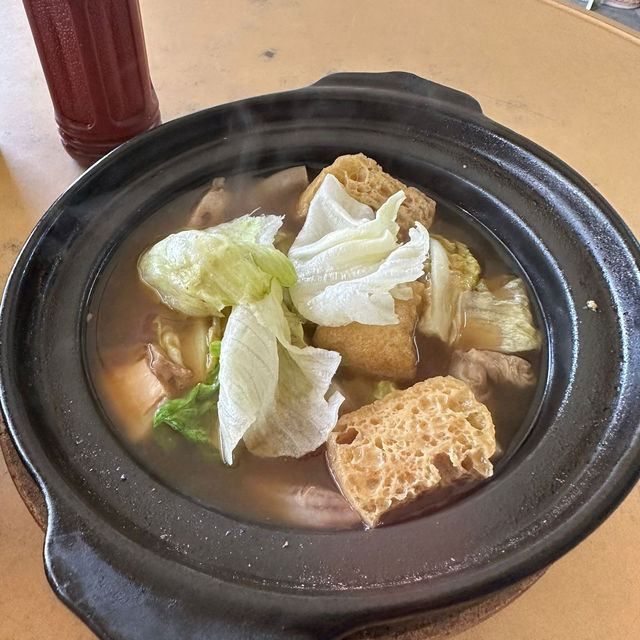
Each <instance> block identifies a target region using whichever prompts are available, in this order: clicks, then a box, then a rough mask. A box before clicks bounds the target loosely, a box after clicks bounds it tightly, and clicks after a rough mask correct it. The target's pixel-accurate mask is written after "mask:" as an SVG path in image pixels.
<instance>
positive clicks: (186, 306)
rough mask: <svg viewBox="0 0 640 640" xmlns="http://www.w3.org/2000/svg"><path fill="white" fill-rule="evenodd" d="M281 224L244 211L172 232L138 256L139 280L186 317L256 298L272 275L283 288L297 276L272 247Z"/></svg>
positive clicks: (208, 313)
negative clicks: (215, 223)
mask: <svg viewBox="0 0 640 640" xmlns="http://www.w3.org/2000/svg"><path fill="white" fill-rule="evenodd" d="M281 224H282V220H281V218H279V217H277V216H258V217H251V216H243V217H241V218H238V219H237V220H234V221H232V222H226V223H224V224H221V225H218V226H217V227H212V228H210V229H205V230H202V231H200V230H194V229H191V230H187V231H181V232H179V233H174V234H172V235H170V236H167V237H166V238H164V239H163V240H160V242H157V243H156V244H155V245H153V246H152V247H151V248H150V249H149V250H148V251H146V252H145V253H144V254H143V255H142V256H141V257H140V259H139V261H138V273H139V275H140V279H141V280H142V281H143V282H144V283H145V284H147V285H148V286H149V287H151V288H152V289H154V290H155V291H156V293H157V294H158V295H159V296H160V299H161V300H162V301H163V302H164V303H165V304H166V305H167V306H169V307H171V308H172V309H175V310H177V311H180V312H182V313H184V314H186V315H188V316H195V317H205V316H216V315H220V312H221V311H222V309H224V308H225V307H228V306H231V305H236V304H244V303H248V302H255V301H257V300H260V299H261V298H263V297H264V296H265V295H267V294H268V293H269V291H270V289H271V282H272V280H273V279H274V278H275V279H277V280H278V281H279V282H280V284H282V285H283V286H287V287H288V286H291V285H292V284H294V283H295V281H296V273H295V270H294V268H293V266H292V264H291V262H290V261H289V260H288V258H287V257H286V256H285V255H284V254H283V253H281V252H280V251H278V250H277V249H275V248H274V247H273V246H272V243H273V239H274V237H275V234H276V232H277V230H278V228H279V227H280V225H281Z"/></svg>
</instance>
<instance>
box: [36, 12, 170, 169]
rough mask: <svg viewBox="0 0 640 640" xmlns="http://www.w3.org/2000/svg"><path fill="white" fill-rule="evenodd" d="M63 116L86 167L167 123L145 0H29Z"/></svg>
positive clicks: (63, 132)
mask: <svg viewBox="0 0 640 640" xmlns="http://www.w3.org/2000/svg"><path fill="white" fill-rule="evenodd" d="M24 6H25V9H26V12H27V16H28V18H29V23H30V25H31V31H32V32H33V37H34V39H35V42H36V47H37V49H38V54H39V56H40V61H41V63H42V68H43V69H44V74H45V77H46V79H47V85H48V86H49V93H50V94H51V99H52V101H53V107H54V110H55V117H56V122H57V124H58V129H59V131H60V136H61V138H62V144H63V145H64V147H65V149H66V150H67V152H68V153H69V154H70V155H71V156H72V157H74V158H75V159H76V160H78V161H79V162H81V163H82V164H84V165H87V164H90V163H91V162H94V161H95V160H97V159H98V158H100V157H102V156H103V155H104V154H105V153H107V152H109V151H111V149H113V148H114V147H117V146H118V145H119V144H120V143H122V142H124V141H125V140H128V139H129V138H132V137H133V136H135V135H137V134H139V133H142V132H143V131H146V130H147V129H150V128H151V127H154V126H156V125H157V124H159V123H160V112H159V110H158V99H157V97H156V94H155V91H154V90H153V86H152V84H151V78H150V76H149V66H148V63H147V53H146V50H145V45H144V35H143V33H142V21H141V19H140V8H139V6H138V0H24Z"/></svg>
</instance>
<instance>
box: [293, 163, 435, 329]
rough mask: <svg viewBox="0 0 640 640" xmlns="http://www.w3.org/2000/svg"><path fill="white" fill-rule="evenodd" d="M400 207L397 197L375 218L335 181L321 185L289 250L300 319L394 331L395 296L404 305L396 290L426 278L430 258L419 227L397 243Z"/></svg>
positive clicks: (401, 196)
mask: <svg viewBox="0 0 640 640" xmlns="http://www.w3.org/2000/svg"><path fill="white" fill-rule="evenodd" d="M404 199H405V195H404V193H403V192H402V191H399V192H398V193H396V194H394V195H392V196H391V197H390V198H389V199H388V200H387V201H386V202H385V203H384V204H383V205H382V206H381V207H380V208H379V209H378V211H377V212H375V213H374V211H373V210H372V209H371V208H370V207H368V206H366V205H364V204H361V203H360V202H358V201H357V200H355V199H354V198H352V197H351V196H350V195H349V194H348V193H347V192H346V191H345V189H344V187H343V186H342V185H341V184H340V182H339V181H338V180H337V179H336V178H335V176H332V175H327V176H326V177H325V179H324V180H323V182H322V184H321V185H320V188H319V189H318V191H317V192H316V194H315V196H314V197H313V199H312V200H311V204H310V205H309V211H308V213H307V217H306V220H305V223H304V226H303V227H302V229H301V230H300V233H299V234H298V236H297V237H296V239H295V241H294V242H293V244H292V246H291V248H290V249H289V259H290V260H291V263H292V264H293V266H294V268H295V271H296V273H297V275H298V280H297V282H296V283H295V284H294V285H292V286H291V288H290V294H291V299H292V301H293V304H294V305H295V307H296V308H297V310H298V312H299V313H300V314H301V315H302V316H303V317H305V318H307V319H308V320H311V321H312V322H315V323H317V324H319V325H322V326H329V327H339V326H343V325H346V324H349V323H350V322H360V323H361V324H369V325H388V324H397V322H398V318H397V316H396V314H395V311H394V293H395V294H396V295H397V297H398V298H399V299H404V297H406V291H405V290H404V289H402V287H400V288H397V286H398V285H402V284H405V283H407V282H413V281H414V280H417V279H418V278H419V277H420V276H422V275H423V273H424V262H425V259H426V257H427V254H428V251H429V233H428V231H427V230H426V229H425V228H424V227H423V226H422V225H421V224H420V223H418V222H416V226H415V228H413V229H410V230H409V241H408V242H407V243H405V244H402V245H401V244H399V243H398V241H397V234H398V224H397V223H396V216H397V214H398V209H399V207H400V205H401V204H402V202H403V201H404Z"/></svg>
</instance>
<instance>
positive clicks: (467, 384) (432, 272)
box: [89, 154, 541, 529]
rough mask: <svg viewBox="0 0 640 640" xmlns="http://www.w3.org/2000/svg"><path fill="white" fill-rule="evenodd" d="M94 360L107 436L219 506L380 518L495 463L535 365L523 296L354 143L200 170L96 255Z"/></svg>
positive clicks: (246, 512)
mask: <svg viewBox="0 0 640 640" xmlns="http://www.w3.org/2000/svg"><path fill="white" fill-rule="evenodd" d="M112 265H113V266H112V267H111V271H110V272H109V273H108V274H107V275H106V276H105V277H106V280H105V284H104V288H103V291H102V294H101V298H100V301H99V306H98V308H97V313H96V314H95V315H96V317H95V320H94V322H93V323H90V326H93V327H94V329H95V330H94V331H93V332H89V334H90V335H89V355H90V358H89V360H90V367H91V369H92V374H93V378H94V380H95V382H96V388H97V392H98V395H99V397H100V400H101V402H102V404H103V406H104V408H105V410H106V412H107V414H108V415H109V417H110V419H111V421H112V423H113V425H114V426H115V428H116V429H117V431H118V432H119V434H120V435H121V436H122V437H123V439H124V440H126V441H127V442H128V443H129V445H130V447H131V449H132V451H133V452H134V453H135V454H136V455H137V456H138V457H139V458H140V459H141V460H142V461H143V462H144V464H145V466H146V467H147V468H148V469H149V470H150V471H151V472H152V473H154V474H155V475H156V476H157V477H159V478H161V479H162V480H163V481H165V482H166V483H167V484H169V485H171V486H173V487H176V488H177V489H179V490H181V491H183V492H185V493H186V494H188V495H190V496H192V497H194V498H196V499H198V500H200V501H202V502H204V503H206V504H208V505H211V506H212V507H214V508H216V509H220V510H222V511H224V512H225V513H228V514H230V515H234V516H237V517H239V518H242V519H248V520H252V521H262V522H270V523H273V524H275V525H288V526H299V527H306V528H321V529H343V528H353V527H356V528H357V527H362V526H364V527H367V528H374V527H376V526H379V525H384V524H388V523H391V522H394V521H398V520H403V519H406V518H408V517H414V516H417V515H420V514H423V513H425V512H427V511H429V510H432V509H434V508H436V507H438V506H440V505H442V504H445V503H446V502H448V501H450V500H452V499H455V497H456V496H459V495H460V494H461V493H462V492H465V491H467V490H468V489H469V488H470V487H472V486H473V485H474V484H477V483H478V482H479V481H481V480H483V479H486V478H489V477H490V476H491V475H492V474H493V463H494V462H495V461H496V460H497V459H498V457H499V456H500V455H501V452H503V451H505V450H506V449H507V447H508V446H509V443H510V442H511V440H512V438H513V437H514V434H516V432H518V431H519V430H520V429H521V426H522V424H523V421H524V420H525V417H526V415H527V413H528V411H529V409H530V406H531V404H532V400H533V397H534V392H535V389H536V386H537V381H538V377H539V375H540V348H541V335H540V331H539V330H538V328H536V326H535V324H534V320H533V317H532V313H531V304H530V300H529V298H528V292H527V288H526V287H525V285H524V283H523V282H522V280H521V279H520V278H519V277H518V276H517V275H515V274H514V272H513V269H512V268H511V267H510V266H509V265H508V264H506V263H505V262H504V261H503V259H502V258H501V257H500V255H499V254H498V253H497V252H496V250H495V249H494V248H493V246H492V245H491V244H490V243H489V242H488V241H487V240H486V239H485V238H484V236H483V235H481V234H480V233H478V231H477V230H476V229H475V228H474V227H472V226H471V225H469V224H468V223H465V222H464V220H463V219H462V218H461V217H460V216H459V215H457V214H455V213H454V212H453V211H452V210H450V209H448V208H447V207H446V206H443V205H438V208H437V210H436V206H435V203H434V202H433V201H432V200H431V199H430V198H428V197H427V196H426V195H425V194H423V193H421V192H420V191H419V190H417V189H415V188H413V187H407V186H405V185H403V184H402V183H401V182H399V181H398V180H396V179H395V178H393V177H392V176H390V175H388V174H387V173H385V172H384V171H383V170H382V168H381V167H379V166H378V165H377V164H376V163H375V161H374V160H372V159H370V158H367V157H366V156H363V155H362V154H358V155H353V156H341V157H340V158H338V159H336V160H335V162H334V163H333V164H332V165H330V166H329V167H327V168H325V169H324V170H323V171H322V172H321V173H320V174H319V175H318V176H317V177H316V178H315V179H314V180H313V181H312V182H311V183H310V184H309V182H308V179H307V170H306V168H305V167H294V168H291V169H287V170H285V171H282V172H279V173H276V174H274V175H272V176H270V177H268V178H255V177H247V176H236V177H229V178H226V179H225V178H216V179H214V180H213V181H212V183H210V185H208V186H207V187H206V188H203V189H199V190H197V191H194V192H191V193H185V194H182V195H181V196H179V197H177V198H176V199H175V200H174V201H172V202H171V204H169V205H167V206H166V207H165V208H164V209H163V210H162V211H160V212H158V213H157V214H155V215H154V216H152V218H151V219H149V220H147V221H146V222H145V223H144V224H143V225H141V226H140V227H139V228H138V229H137V230H136V231H135V232H133V233H132V234H131V235H130V236H129V237H128V238H127V240H126V242H124V243H123V245H122V247H121V248H120V249H119V253H118V254H117V255H116V257H115V259H114V260H112Z"/></svg>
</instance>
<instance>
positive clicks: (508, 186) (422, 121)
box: [0, 73, 640, 640]
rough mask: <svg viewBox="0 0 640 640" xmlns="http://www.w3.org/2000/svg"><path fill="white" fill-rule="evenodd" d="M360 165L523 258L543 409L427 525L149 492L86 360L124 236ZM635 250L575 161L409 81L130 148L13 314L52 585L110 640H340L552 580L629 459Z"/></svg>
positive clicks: (634, 464)
mask: <svg viewBox="0 0 640 640" xmlns="http://www.w3.org/2000/svg"><path fill="white" fill-rule="evenodd" d="M357 151H362V152H364V153H365V154H367V155H370V156H372V157H374V158H376V159H377V160H378V161H379V162H380V163H381V164H382V165H383V166H384V167H385V169H386V170H387V171H389V172H390V173H392V174H394V175H396V176H397V177H399V178H400V179H402V180H404V181H406V182H409V183H413V184H416V185H418V186H421V187H423V188H425V189H427V190H428V192H429V193H431V194H432V195H434V197H435V198H436V199H443V200H446V201H448V202H451V203H453V204H455V205H457V206H458V207H459V208H460V209H461V210H462V211H463V212H467V214H468V215H469V216H470V217H471V218H472V219H473V220H474V221H475V223H476V224H479V225H482V226H484V228H485V229H486V230H487V232H488V233H491V234H493V235H494V236H495V238H496V239H497V241H498V242H500V243H502V244H503V245H504V247H506V248H507V249H508V251H510V252H511V254H512V257H513V259H514V260H515V262H516V263H517V264H518V265H519V268H520V269H521V270H522V272H523V273H524V274H525V275H526V277H527V278H528V280H529V282H530V284H531V287H532V291H533V293H534V295H535V298H536V299H537V301H538V304H539V307H540V309H541V310H542V311H541V320H542V322H543V325H544V329H545V331H546V334H547V338H548V345H547V356H548V357H547V374H548V378H547V384H546V387H545V389H544V392H543V393H542V397H541V399H540V404H539V411H538V414H537V417H536V418H535V420H534V422H533V425H532V428H531V430H530V433H529V435H528V437H527V438H526V440H524V442H523V443H522V444H521V446H520V447H519V448H518V449H517V451H515V452H513V454H512V455H511V456H510V457H509V458H508V459H507V460H506V461H505V463H504V464H503V465H501V469H500V470H499V473H497V474H496V476H495V477H494V478H493V479H492V480H491V481H490V482H488V483H486V484H485V485H484V486H482V487H481V488H480V489H478V490H477V491H475V492H474V493H472V494H470V495H469V496H467V497H465V498H464V499H463V500H460V501H458V502H456V503H455V504H453V505H451V506H449V507H447V508H444V509H442V510H440V511H437V512H435V513H433V514H431V515H428V516H425V517H422V518H419V519H416V520H413V521H410V522H404V523H401V524H397V525H394V526H389V527H386V528H381V529H379V530H374V531H369V532H365V531H342V532H333V533H323V532H305V531H301V530H295V531H288V530H278V529H276V528H273V527H266V526H261V525H259V524H253V523H248V522H241V521H238V520H235V519H232V518H230V517H228V516H226V515H225V514H223V513H219V512H217V511H215V510H213V509H210V508H207V507H205V506H203V505H200V504H198V503H196V502H195V501H192V500H190V499H189V498H187V497H185V496H183V495H181V494H179V493H177V492H175V491H173V490H172V489H171V488H170V487H167V486H165V485H163V484H161V483H159V482H158V481H156V480H155V479H154V478H153V477H152V476H151V475H150V474H149V473H148V472H147V471H146V470H145V469H143V468H142V467H140V466H139V465H138V463H137V462H136V461H135V460H134V458H132V457H131V456H130V455H129V453H128V452H127V450H126V449H125V448H124V447H123V445H122V443H121V442H120V441H119V440H118V439H117V438H116V436H115V435H114V433H113V432H112V430H111V429H109V428H108V426H107V425H106V423H105V418H104V415H103V413H102V412H101V410H100V407H99V405H98V403H97V402H96V401H95V400H94V398H93V396H92V390H91V385H90V381H89V378H88V375H87V372H86V368H85V363H84V353H85V352H84V340H85V334H86V329H87V309H88V305H89V304H90V299H91V293H92V290H93V288H94V287H95V285H96V282H97V281H98V280H99V278H98V276H99V274H100V273H101V271H102V270H103V269H105V267H106V266H107V265H108V262H109V259H110V257H111V256H112V254H113V252H114V250H115V248H116V247H117V246H118V243H119V242H120V241H122V240H123V238H125V237H126V235H127V233H128V232H129V231H130V230H131V229H132V228H134V227H135V226H136V225H137V224H139V223H140V222H141V221H142V220H144V219H146V218H147V217H148V216H150V215H152V214H153V213H154V212H155V211H156V210H157V209H158V208H159V207H160V206H162V205H163V204H166V203H167V202H169V201H171V200H172V199H173V198H175V197H176V195H177V194H179V193H182V192H184V191H186V190H189V189H192V188H194V187H198V186H201V185H204V184H205V183H206V181H207V180H209V179H210V178H211V177H212V176H215V175H225V174H227V173H230V172H238V171H249V170H257V169H259V170H268V169H273V170H275V169H278V168H281V167H284V166H288V165H293V164H299V163H306V164H309V165H311V166H316V167H319V166H321V165H323V164H327V163H329V162H331V161H332V160H333V159H334V158H335V157H336V156H337V155H340V154H342V153H348V152H357ZM638 256H639V252H638V247H637V245H636V243H635V241H634V239H633V238H632V236H631V234H630V233H629V231H628V229H627V228H626V227H625V225H624V224H623V222H622V221H621V220H620V218H619V217H618V216H617V215H616V214H615V212H614V211H613V210H612V209H611V207H610V206H609V205H608V204H607V203H606V202H605V201H604V200H603V198H602V197H601V196H599V195H598V194H597V193H596V192H595V191H594V189H593V188H592V187H590V186H589V185H588V184H587V183H586V182H585V181H584V180H583V179H581V178H580V177H579V176H578V175H576V174H575V173H574V172H573V171H572V170H571V169H569V168H568V167H567V166H566V165H564V164H563V163H562V162H560V161H559V160H558V159H557V158H554V157H553V156H551V155H550V154H548V153H547V152H545V151H543V150H542V149H540V148H539V147H537V146H536V145H534V144H532V143H531V142H529V141H527V140H525V139H523V138H522V137H520V136H518V135H516V134H514V133H513V132H510V131H508V130H507V129H505V128H504V127H501V126H500V125H498V124H496V123H494V122H492V121H491V120H489V119H487V118H486V117H484V116H483V115H482V113H481V110H480V107H479V105H478V103H477V102H476V101H475V100H473V99H472V98H470V97H469V96H466V95H464V94H461V93H459V92H456V91H453V90H451V89H448V88H446V87H442V86H440V85H436V84H433V83H429V82H426V81H424V80H422V79H420V78H417V77H415V76H411V75H408V74H401V73H397V74H339V75H335V76H330V77H328V78H325V79H324V80H322V81H321V82H319V83H318V84H316V85H313V86H311V87H308V88H305V89H300V90H297V91H292V92H287V93H281V94H276V95H270V96H263V97H258V98H253V99H250V100H245V101H242V102H237V103H233V104H230V105H224V106H221V107H216V108H213V109H209V110H206V111H202V112H199V113H196V114H193V115H191V116H187V117H185V118H181V119H179V120H176V121H173V122H170V123H168V124H166V125H163V126H161V127H159V128H158V129H156V130H154V131H152V132H150V133H147V134H145V135H143V136H141V137H140V138H138V139H136V140H134V141H131V142H129V143H127V144H125V145H123V146H122V147H120V148H119V149H117V150H116V151H114V152H113V153H111V154H110V155H109V156H107V157H106V158H105V159H103V160H102V161H101V162H99V163H98V164H97V165H95V166H94V167H93V168H92V169H91V170H89V171H88V172H87V173H86V174H85V175H84V176H83V177H82V178H80V179H79V180H78V181H77V182H76V183H75V184H74V185H72V186H71V187H70V188H69V190H68V191H67V192H66V193H65V194H64V195H63V196H62V197H61V198H60V199H59V200H58V201H57V202H56V203H55V204H54V205H53V206H52V207H51V209H50V210H49V211H48V212H47V213H46V214H45V216H44V217H43V218H42V220H41V222H40V223H39V224H38V226H37V228H36V230H35V231H34V232H33V234H32V236H31V237H30V238H29V240H28V242H27V244H26V245H25V248H24V250H23V252H22V253H21V255H20V258H19V259H18V262H17V263H16V266H15V268H14V271H13V273H12V275H11V278H10V281H9V283H8V285H7V289H6V292H5V298H4V302H3V307H2V316H1V318H0V323H1V325H0V340H1V345H2V358H1V359H0V374H1V379H2V406H3V411H4V415H5V418H6V420H7V423H8V426H9V428H10V430H11V433H12V436H13V438H14V440H15V442H16V445H17V447H18V449H19V451H20V453H21V455H22V457H23V458H24V460H25V462H26V464H27V465H28V467H29V469H30V470H31V471H32V472H33V474H34V475H35V477H36V479H37V481H38V483H39V485H40V486H41V488H42V490H43V492H44V494H45V497H46V501H47V506H48V509H49V524H48V529H47V535H46V542H45V563H46V569H47V575H48V576H49V579H50V581H51V583H52V585H53V587H54V589H55V590H56V592H57V593H58V594H59V595H60V597H61V598H62V599H63V600H64V601H65V602H67V604H69V606H70V607H71V608H72V609H73V610H74V611H75V612H77V613H78V614H79V615H80V616H81V617H82V618H83V619H84V620H85V621H86V622H87V623H88V624H89V625H90V626H91V627H92V629H93V630H94V631H95V632H96V633H97V634H98V635H99V636H101V637H103V638H113V639H116V638H117V639H127V640H134V639H136V640H138V639H139V640H148V639H149V638H156V639H157V640H162V639H167V640H174V639H175V638H190V639H200V638H202V639H204V638H229V639H233V638H238V639H239V638H253V637H259V638H333V637H339V636H340V635H342V634H344V633H346V632H348V631H349V630H352V629H355V628H358V627H362V626H366V625H369V624H375V623H376V622H382V621H384V620H388V619H392V618H393V619H395V618H401V617H406V616H416V615H419V614H422V615H427V616H428V612H429V611H433V610H436V609H442V608H446V607H454V606H460V605H461V604H463V603H465V602H468V601H471V600H473V599H477V598H481V597H483V596H486V595H487V594H489V593H491V592H493V591H495V590H497V589H499V588H501V587H504V586H506V585H508V584H511V583H513V582H515V581H517V580H519V579H521V578H523V577H524V576H527V575H529V574H531V573H533V572H535V571H536V570H538V569H540V568H542V567H544V566H545V565H547V564H548V563H549V562H551V561H553V560H554V559H555V558H557V557H558V556H560V555H561V554H562V553H564V552H565V551H567V550H568V549H569V548H571V547H572V546H573V545H575V544H576V543H577V542H578V541H579V540H581V539H582V538H583V537H584V536H585V535H587V534H588V533H589V532H590V531H591V530H592V529H593V528H595V527H596V526H597V525H598V524H599V523H600V522H601V521H602V520H603V519H604V518H605V517H606V516H607V515H608V514H609V513H610V511H611V510H612V509H613V508H614V507H615V506H616V505H617V504H618V502H619V501H620V500H621V499H622V497H623V496H624V494H625V493H626V492H627V491H628V490H629V489H630V487H631V486H632V484H633V482H634V481H635V479H636V478H637V475H638V471H639V469H640V442H639V440H640V438H639V435H640V429H639V425H638V422H639V420H638V396H639V392H640V369H639V368H638V367H635V368H634V367H633V366H631V365H632V363H634V362H638V361H640V343H639V341H638V332H637V330H638V328H637V324H638V300H640V272H639V269H638ZM588 300H594V301H596V303H597V305H598V309H597V311H595V312H594V311H591V310H589V309H588V308H587V307H586V303H587V301H588ZM285 542H286V543H288V544H287V545H285Z"/></svg>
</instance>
